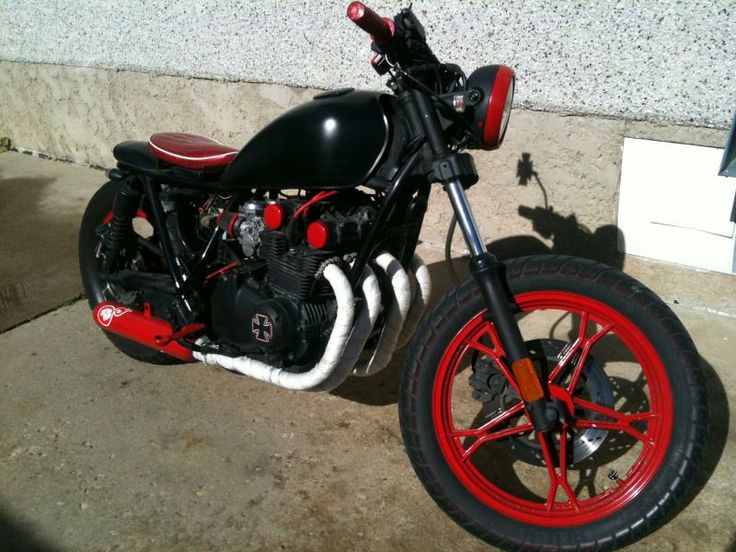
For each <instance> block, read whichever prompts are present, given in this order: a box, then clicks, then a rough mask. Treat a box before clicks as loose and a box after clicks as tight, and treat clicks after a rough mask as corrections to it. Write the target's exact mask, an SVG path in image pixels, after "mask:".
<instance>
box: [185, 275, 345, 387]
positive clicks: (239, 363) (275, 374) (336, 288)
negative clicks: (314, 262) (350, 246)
mask: <svg viewBox="0 0 736 552" xmlns="http://www.w3.org/2000/svg"><path fill="white" fill-rule="evenodd" d="M322 275H323V277H324V278H325V280H327V282H328V283H329V284H330V286H331V287H332V291H333V292H334V293H335V299H336V301H337V315H336V316H335V323H334V325H333V327H332V333H330V337H329V338H328V339H327V345H326V346H325V351H324V353H323V354H322V358H321V359H320V360H319V361H318V362H317V364H315V365H314V366H313V367H312V368H311V369H310V370H308V371H307V372H301V373H296V372H288V371H287V370H284V369H282V368H278V367H276V366H272V365H269V364H266V363H265V362H261V361H260V360H256V359H253V358H250V357H247V356H241V357H231V356H227V355H222V354H218V353H203V352H199V351H197V352H195V353H194V358H196V359H197V360H201V361H202V362H204V363H205V364H217V365H219V366H222V367H223V368H225V369H226V370H230V371H232V372H238V373H239V374H243V375H244V376H251V377H253V378H256V379H259V380H261V381H265V382H268V383H273V384H274V385H277V386H279V387H285V388H286V389H292V390H295V391H312V390H317V389H318V388H319V387H320V386H321V385H323V384H324V383H325V382H326V381H327V380H328V379H330V377H331V376H332V374H333V373H334V372H335V370H337V369H338V368H339V366H340V360H341V359H342V356H343V352H344V350H345V346H346V345H347V343H348V340H349V337H350V334H351V332H352V329H353V316H354V311H355V298H354V296H353V290H352V287H351V285H350V282H349V281H348V279H347V276H345V273H343V271H342V270H340V268H339V267H338V266H337V265H336V264H328V265H327V266H326V267H325V269H324V272H323V273H322ZM197 344H198V345H202V344H208V342H207V340H206V339H204V338H201V339H199V340H198V341H197Z"/></svg>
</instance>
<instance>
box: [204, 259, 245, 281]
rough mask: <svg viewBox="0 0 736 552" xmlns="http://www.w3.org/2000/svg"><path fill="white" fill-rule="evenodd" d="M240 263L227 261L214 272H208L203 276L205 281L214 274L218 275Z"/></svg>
mask: <svg viewBox="0 0 736 552" xmlns="http://www.w3.org/2000/svg"><path fill="white" fill-rule="evenodd" d="M239 264H240V261H232V262H230V263H227V264H226V265H225V266H223V267H221V268H218V269H217V270H215V271H214V272H210V273H209V274H208V275H207V276H205V277H204V280H205V282H206V281H207V280H211V279H212V278H214V277H215V276H219V275H220V274H225V273H226V272H229V271H231V270H232V269H233V268H235V267H236V266H238V265H239Z"/></svg>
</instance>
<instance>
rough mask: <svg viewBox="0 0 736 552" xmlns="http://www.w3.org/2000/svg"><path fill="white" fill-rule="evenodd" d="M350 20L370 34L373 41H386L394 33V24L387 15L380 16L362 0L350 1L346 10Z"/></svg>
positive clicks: (380, 42) (379, 42)
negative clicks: (360, 0)
mask: <svg viewBox="0 0 736 552" xmlns="http://www.w3.org/2000/svg"><path fill="white" fill-rule="evenodd" d="M347 15H348V18H349V19H350V21H352V22H353V23H355V24H356V25H357V26H358V27H360V28H361V29H363V30H364V31H365V32H367V33H368V34H370V35H371V38H372V39H373V42H376V43H377V44H382V43H384V42H388V41H389V40H390V39H391V37H392V36H393V35H394V25H393V21H391V20H390V19H389V18H387V17H381V16H380V15H378V14H377V13H376V12H374V11H373V10H372V9H370V8H368V7H366V6H365V4H363V3H362V2H352V3H351V4H350V5H349V6H348V12H347Z"/></svg>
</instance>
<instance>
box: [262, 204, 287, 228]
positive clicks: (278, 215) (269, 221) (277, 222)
mask: <svg viewBox="0 0 736 552" xmlns="http://www.w3.org/2000/svg"><path fill="white" fill-rule="evenodd" d="M285 220H286V211H285V210H284V208H283V206H281V205H278V204H276V203H269V204H268V205H266V208H265V209H264V211H263V222H264V223H265V225H266V226H268V227H269V228H270V229H271V230H278V229H279V228H281V226H283V224H284V221H285Z"/></svg>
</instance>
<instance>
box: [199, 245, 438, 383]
mask: <svg viewBox="0 0 736 552" xmlns="http://www.w3.org/2000/svg"><path fill="white" fill-rule="evenodd" d="M376 265H377V266H378V267H379V268H380V269H381V270H382V271H383V272H385V273H386V275H387V277H388V279H389V282H390V287H391V301H390V304H389V306H388V307H387V312H386V314H385V320H384V324H383V328H382V331H381V335H380V337H379V340H378V345H377V346H376V349H375V350H374V351H373V354H372V355H371V357H370V359H369V360H367V361H365V362H363V363H359V362H358V357H359V355H360V353H361V352H362V351H363V349H364V348H365V344H366V341H367V340H368V338H369V337H370V335H371V333H372V331H373V327H374V326H375V324H376V320H377V319H378V315H379V313H380V310H381V289H380V287H379V285H378V280H377V278H376V275H375V274H374V272H373V270H372V269H371V268H370V267H369V266H366V267H365V268H364V270H363V274H362V275H361V286H360V290H361V293H362V295H363V305H362V309H361V310H360V312H358V313H357V316H356V313H355V297H354V295H353V291H352V288H351V286H350V282H349V281H348V279H347V276H346V275H345V273H344V272H343V271H342V270H341V269H340V268H339V267H338V266H337V265H336V264H329V265H327V266H326V267H325V269H324V271H323V273H322V275H323V277H324V278H325V279H326V280H327V282H328V283H329V284H330V286H331V287H332V291H333V293H334V294H335V300H336V303H337V314H336V316H335V323H334V325H333V328H332V331H331V333H330V337H329V338H328V340H327V344H326V346H325V350H324V353H323V354H322V358H320V360H319V361H318V362H317V363H316V364H315V365H314V366H313V367H312V368H311V369H310V370H308V371H306V372H300V373H296V372H289V371H288V370H284V369H283V368H279V367H277V366H271V365H269V364H266V363H264V362H261V361H259V360H256V359H253V358H250V357H247V356H241V357H231V356H228V355H222V354H218V353H209V352H207V353H203V352H194V358H196V359H197V360H201V361H202V362H205V363H207V364H217V365H219V366H222V367H223V368H225V369H227V370H231V371H233V372H237V373H239V374H243V375H245V376H251V377H254V378H256V379H259V380H261V381H265V382H268V383H273V384H274V385H278V386H280V387H284V388H286V389H293V390H299V391H329V390H332V389H334V388H335V387H337V386H339V385H340V384H341V383H342V382H343V381H345V379H346V378H347V377H348V376H349V375H350V374H351V373H352V374H354V375H360V376H369V375H372V374H375V373H377V372H378V371H380V370H382V369H383V368H385V367H386V365H387V364H388V363H389V361H390V360H391V357H392V355H393V354H394V352H395V351H396V349H397V347H400V346H403V345H404V344H406V342H407V341H408V339H409V338H411V335H412V334H413V333H414V330H415V329H416V327H417V325H418V323H419V321H420V320H421V318H422V315H423V314H424V311H425V309H426V307H427V305H428V303H429V296H430V293H431V287H432V286H431V279H430V276H429V271H428V270H427V267H426V266H425V265H424V263H423V262H422V260H421V259H420V258H419V257H418V256H417V255H414V258H413V259H412V271H411V272H412V273H413V276H414V278H415V279H416V284H417V285H416V290H415V293H414V296H413V297H412V293H411V285H410V280H409V275H408V274H407V272H406V271H405V270H404V268H403V267H402V266H401V263H399V261H398V260H396V258H394V257H393V256H392V255H391V254H389V253H381V254H380V255H378V257H377V258H376ZM197 344H198V345H209V343H208V342H207V341H206V340H205V339H201V340H199V341H198V342H197Z"/></svg>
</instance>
